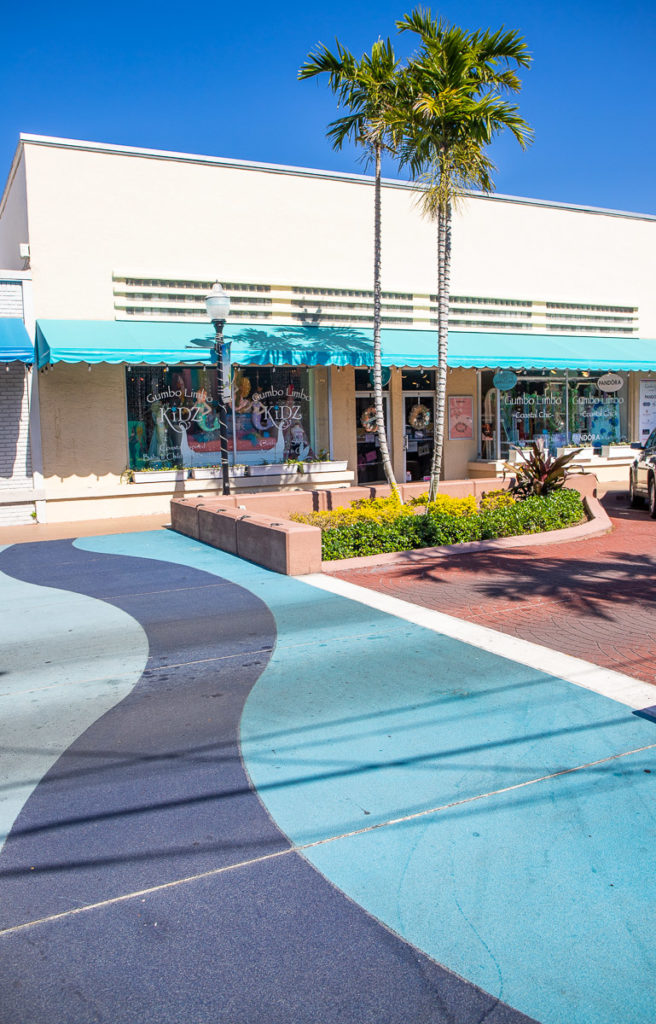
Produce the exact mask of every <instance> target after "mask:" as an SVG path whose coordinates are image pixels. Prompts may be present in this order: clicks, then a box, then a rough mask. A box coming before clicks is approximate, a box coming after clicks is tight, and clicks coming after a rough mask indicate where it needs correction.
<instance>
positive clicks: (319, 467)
mask: <svg viewBox="0 0 656 1024" xmlns="http://www.w3.org/2000/svg"><path fill="white" fill-rule="evenodd" d="M347 465H348V462H347V460H346V459H344V461H343V462H338V461H331V460H330V459H328V460H324V461H323V462H302V463H301V473H343V472H344V471H345V470H346V467H347Z"/></svg>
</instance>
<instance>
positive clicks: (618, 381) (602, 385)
mask: <svg viewBox="0 0 656 1024" xmlns="http://www.w3.org/2000/svg"><path fill="white" fill-rule="evenodd" d="M623 386H624V379H623V378H622V377H620V375H619V373H605V374H604V375H603V377H600V378H599V380H598V381H597V387H598V388H599V390H600V391H604V392H606V394H612V393H613V392H614V391H619V390H620V388H622V387H623Z"/></svg>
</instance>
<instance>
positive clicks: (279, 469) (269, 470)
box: [247, 462, 298, 478]
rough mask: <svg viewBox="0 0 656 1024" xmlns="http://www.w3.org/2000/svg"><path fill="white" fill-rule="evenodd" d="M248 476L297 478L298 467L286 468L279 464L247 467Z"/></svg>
mask: <svg viewBox="0 0 656 1024" xmlns="http://www.w3.org/2000/svg"><path fill="white" fill-rule="evenodd" d="M247 470H248V475H249V476H280V477H289V478H293V477H295V476H298V466H286V465H284V464H283V463H280V462H267V463H266V465H264V466H248V467H247Z"/></svg>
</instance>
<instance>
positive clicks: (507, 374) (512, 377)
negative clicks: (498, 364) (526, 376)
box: [492, 370, 517, 391]
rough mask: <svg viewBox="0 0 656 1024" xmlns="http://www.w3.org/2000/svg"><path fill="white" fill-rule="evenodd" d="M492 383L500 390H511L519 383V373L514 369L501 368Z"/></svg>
mask: <svg viewBox="0 0 656 1024" xmlns="http://www.w3.org/2000/svg"><path fill="white" fill-rule="evenodd" d="M492 383H493V384H494V386H495V388H498V389H499V391H510V390H511V389H512V388H514V386H515V384H516V383H517V374H516V373H513V372H512V370H499V371H498V373H495V375H494V377H493V378H492Z"/></svg>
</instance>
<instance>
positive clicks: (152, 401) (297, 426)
mask: <svg viewBox="0 0 656 1024" xmlns="http://www.w3.org/2000/svg"><path fill="white" fill-rule="evenodd" d="M127 398H128V435H129V448H130V468H132V469H139V468H144V467H147V466H150V467H152V468H159V467H164V466H172V465H174V466H207V465H216V464H218V463H219V462H220V458H221V443H220V429H219V415H218V403H217V375H216V370H215V369H214V368H205V367H193V368H189V367H183V366H178V367H170V368H168V369H167V370H163V369H162V368H161V367H152V368H143V369H140V370H139V371H138V372H135V371H127ZM226 412H227V420H228V424H227V425H228V451H229V457H230V462H231V463H232V464H240V463H251V464H254V463H263V462H276V463H277V462H284V461H285V460H286V459H290V458H293V459H304V458H310V457H312V456H313V452H312V444H311V401H310V391H309V383H308V380H307V370H304V369H296V368H294V369H292V368H284V369H274V368H273V367H235V368H234V372H233V375H232V381H231V387H230V391H229V395H228V397H227V400H226Z"/></svg>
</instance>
